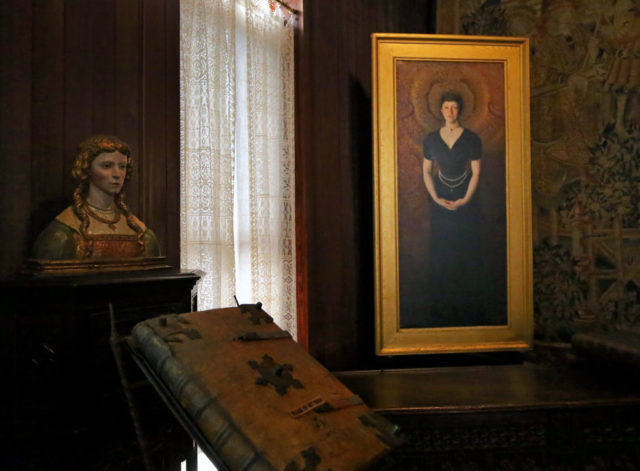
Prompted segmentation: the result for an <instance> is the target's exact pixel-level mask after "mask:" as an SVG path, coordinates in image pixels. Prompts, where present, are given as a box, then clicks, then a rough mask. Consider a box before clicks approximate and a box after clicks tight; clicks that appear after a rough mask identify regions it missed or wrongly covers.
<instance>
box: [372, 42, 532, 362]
mask: <svg viewBox="0 0 640 471" xmlns="http://www.w3.org/2000/svg"><path fill="white" fill-rule="evenodd" d="M372 63H373V128H374V133H373V135H374V138H373V139H374V143H373V144H374V145H373V147H374V172H373V173H374V193H375V194H374V199H375V296H376V300H375V304H376V354H378V355H413V354H429V353H459V352H480V351H508V350H526V349H529V348H530V347H531V343H532V338H533V293H532V291H533V287H532V248H531V184H530V181H531V170H530V131H529V43H528V39H526V38H505V37H478V36H457V35H409V34H373V35H372ZM451 92H453V93H454V95H450V93H451ZM451 96H454V97H458V98H451ZM451 101H453V102H454V104H455V105H456V106H455V108H456V110H458V108H459V110H458V111H456V113H459V114H456V116H457V118H458V121H457V122H456V120H455V119H454V118H451V116H449V118H446V117H445V115H444V111H443V110H444V107H445V103H451ZM445 118H446V119H448V120H446V121H445ZM443 123H447V126H449V127H447V126H445V125H443ZM456 123H457V124H459V125H461V127H462V131H460V129H459V127H457V125H456ZM460 132H461V134H460ZM446 133H452V134H451V135H452V136H453V135H454V134H455V133H458V134H456V136H459V137H455V139H457V140H456V141H453V142H454V143H453V144H452V146H451V147H450V146H449V144H447V143H445V142H452V141H450V140H446V139H449V138H448V137H447V136H448V134H446ZM443 136H444V137H443ZM443 145H444V146H446V148H445V147H442V146H443ZM456 146H458V147H457V148H456ZM447 149H448V150H447ZM425 155H427V157H426V158H425ZM441 156H443V157H441ZM447 156H448V157H447ZM455 159H457V160H455ZM426 161H428V163H427V162H426ZM453 161H455V162H458V163H456V164H455V166H451V165H450V163H451V162H453ZM445 166H446V169H445V168H444V167H445ZM451 169H454V170H451ZM455 169H457V170H455ZM480 169H482V170H480ZM445 170H446V171H445ZM463 170H464V171H463ZM446 172H453V173H451V174H449V175H448V176H445V173H446ZM456 172H457V173H456ZM458 173H461V175H458ZM476 174H477V175H478V177H477V178H476V183H471V181H472V180H473V179H474V175H476ZM428 180H430V181H431V184H432V189H433V191H434V195H435V197H436V198H437V199H438V201H439V202H440V203H439V204H436V203H435V200H434V199H433V197H431V196H430V192H429V190H427V188H428V185H427V183H426V182H427V181H428ZM434 182H435V183H434ZM440 182H442V183H440ZM459 182H466V183H465V184H464V185H463V186H461V187H460V188H461V189H459V188H458V186H459V185H461V183H459ZM438 185H440V186H438ZM442 185H446V186H442ZM434 186H435V187H437V188H435V189H434V188H433V187H434ZM471 187H473V188H474V190H469V188H471ZM438 188H442V190H439V189H438ZM438 191H442V192H445V191H449V192H451V194H452V195H454V194H455V192H458V196H452V197H451V198H452V199H450V200H449V199H447V198H445V196H442V195H441V194H440V193H438ZM460 192H461V193H460ZM442 194H443V195H444V193H442ZM447 194H448V193H447ZM469 195H471V197H469ZM456 201H457V202H456ZM452 202H453V203H452ZM458 204H460V206H457V205H458ZM452 208H455V209H452ZM452 217H455V218H457V219H455V220H453V221H452V220H451V218H452ZM447 218H449V219H447ZM461 218H462V219H461ZM465 218H466V219H465ZM430 288H431V290H430Z"/></svg>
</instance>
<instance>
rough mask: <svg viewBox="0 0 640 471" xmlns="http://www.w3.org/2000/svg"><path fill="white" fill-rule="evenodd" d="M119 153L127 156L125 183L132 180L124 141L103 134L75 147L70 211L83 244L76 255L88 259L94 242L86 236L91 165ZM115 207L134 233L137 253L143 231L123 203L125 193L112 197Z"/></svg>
mask: <svg viewBox="0 0 640 471" xmlns="http://www.w3.org/2000/svg"><path fill="white" fill-rule="evenodd" d="M116 151H118V152H120V153H121V154H123V155H125V156H126V157H127V174H126V175H125V183H126V182H127V181H128V180H129V179H130V178H131V174H132V165H131V149H130V148H129V146H128V145H127V144H126V143H125V142H124V141H121V140H120V139H118V138H117V137H115V136H109V135H105V134H98V135H96V136H91V137H90V138H89V139H87V140H86V141H84V142H81V143H80V144H79V145H78V150H77V155H76V159H75V160H74V162H73V168H72V169H71V174H72V175H73V178H75V179H76V181H77V182H78V186H77V187H76V189H75V191H74V192H73V200H74V204H73V212H74V213H75V215H76V216H77V217H78V219H79V220H80V235H81V236H82V239H83V243H82V247H81V251H82V253H80V254H78V255H79V256H81V257H83V258H85V257H89V256H91V253H92V251H93V241H92V239H91V237H90V236H89V233H88V228H89V222H90V219H89V214H88V212H87V209H86V205H87V201H86V197H87V193H88V191H89V180H90V177H91V162H93V160H94V159H95V158H96V157H98V156H99V155H100V154H102V153H103V152H116ZM114 203H115V205H116V207H117V208H118V209H119V210H120V211H121V212H122V214H124V215H125V217H126V219H127V225H128V226H129V227H131V228H132V229H133V230H134V231H135V232H136V234H137V237H138V244H139V246H140V252H141V253H142V252H144V250H145V248H146V247H145V242H144V240H143V236H144V231H143V229H142V228H141V227H140V226H139V225H138V224H137V223H136V222H135V219H134V217H133V214H131V211H130V210H129V207H128V206H127V204H126V202H125V197H124V192H123V191H120V193H118V194H117V195H116V197H115V198H114Z"/></svg>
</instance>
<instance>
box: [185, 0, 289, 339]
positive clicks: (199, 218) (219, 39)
mask: <svg viewBox="0 0 640 471" xmlns="http://www.w3.org/2000/svg"><path fill="white" fill-rule="evenodd" d="M272 7H273V2H268V0H237V1H232V0H181V2H180V35H181V38H180V44H181V50H180V127H181V142H180V144H181V149H180V172H181V175H180V179H181V180H180V191H181V194H180V199H181V209H180V236H181V260H182V262H181V263H182V266H183V267H185V268H189V269H196V268H197V269H200V270H203V271H204V272H205V273H206V275H205V276H204V278H203V280H202V281H201V283H200V287H199V291H198V303H199V308H200V309H209V308H214V307H224V306H231V305H235V301H234V299H233V296H234V295H236V296H237V298H238V300H239V302H241V303H249V302H256V301H261V302H262V303H263V305H264V308H265V310H266V311H267V312H269V313H270V314H271V315H272V316H273V317H274V319H275V321H276V322H277V323H278V325H280V327H282V328H284V329H286V330H288V331H289V332H291V334H292V335H294V337H295V335H296V319H295V306H296V303H295V289H296V276H295V243H294V229H295V228H294V180H293V179H294V128H293V110H294V102H293V100H294V90H293V33H294V31H293V26H292V22H291V21H289V22H286V21H285V20H284V17H283V15H281V14H280V13H279V11H277V9H275V10H272Z"/></svg>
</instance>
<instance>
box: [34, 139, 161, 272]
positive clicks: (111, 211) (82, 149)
mask: <svg viewBox="0 0 640 471" xmlns="http://www.w3.org/2000/svg"><path fill="white" fill-rule="evenodd" d="M131 171H132V167H131V149H130V148H129V146H128V145H127V144H126V143H124V142H123V141H121V140H120V139H118V138H117V137H113V136H106V135H97V136H93V137H90V138H89V139H87V140H86V141H84V142H82V143H81V144H80V145H79V146H78V154H77V156H76V159H75V161H74V163H73V169H72V174H73V177H74V178H75V179H76V180H77V181H78V186H77V188H76V190H75V192H74V194H73V199H74V204H73V205H72V206H69V207H67V208H66V209H65V210H64V211H62V212H61V213H60V214H58V216H56V218H55V219H54V220H53V221H52V222H51V223H50V224H49V225H48V226H47V227H46V228H45V229H44V231H42V232H41V233H40V235H39V236H38V238H37V239H36V242H35V244H34V247H33V253H32V256H33V258H35V259H38V260H70V259H75V260H101V259H114V258H130V257H155V256H158V255H160V250H159V245H158V241H157V239H156V236H155V234H154V233H153V232H152V231H151V230H150V229H148V228H147V227H146V226H145V225H144V223H143V222H142V221H140V220H139V219H138V218H137V217H136V216H134V215H133V214H132V213H131V211H130V210H129V208H128V207H127V205H126V203H125V198H124V193H123V191H122V190H123V187H124V185H125V183H126V181H127V180H129V178H131Z"/></svg>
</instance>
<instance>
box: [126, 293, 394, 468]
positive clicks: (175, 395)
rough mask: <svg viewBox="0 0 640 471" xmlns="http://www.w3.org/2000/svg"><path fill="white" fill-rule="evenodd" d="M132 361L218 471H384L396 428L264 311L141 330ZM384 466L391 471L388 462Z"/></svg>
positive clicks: (194, 317) (221, 313) (237, 311)
mask: <svg viewBox="0 0 640 471" xmlns="http://www.w3.org/2000/svg"><path fill="white" fill-rule="evenodd" d="M128 341H129V344H130V346H131V347H132V351H133V353H134V358H136V361H137V362H138V364H139V365H140V366H141V368H142V369H143V371H145V374H146V375H147V376H148V377H149V378H150V380H151V382H152V383H153V384H154V386H156V388H157V389H158V391H159V393H160V395H161V396H162V397H163V398H164V399H165V401H166V402H167V404H168V405H169V407H170V408H171V409H172V411H173V412H174V414H176V416H177V417H178V419H179V420H180V421H181V422H182V424H183V426H184V427H185V428H186V429H187V430H188V431H189V432H190V433H191V435H192V437H193V438H194V439H195V440H196V442H197V443H198V445H199V446H200V448H201V449H202V450H203V451H204V452H205V453H206V454H207V455H208V457H209V458H210V459H211V460H212V461H213V462H214V464H216V465H217V466H218V468H219V469H228V470H231V471H235V470H247V471H258V470H278V471H280V470H282V471H296V470H300V471H311V470H317V471H325V470H327V471H328V470H332V471H341V470H367V469H373V468H380V467H381V466H383V463H386V461H387V460H385V459H384V458H385V457H386V456H387V455H388V453H389V451H390V450H391V449H392V448H393V447H394V446H395V445H397V444H398V443H399V442H400V437H399V430H398V428H397V427H396V426H394V425H392V424H391V423H390V422H388V421H387V420H386V419H385V418H383V417H381V416H379V415H376V414H375V413H373V412H372V411H371V410H370V409H369V408H368V407H367V406H366V405H365V404H364V403H363V402H362V400H361V399H360V398H359V397H358V396H355V395H354V394H353V393H352V392H351V391H349V389H347V388H346V386H344V385H343V384H342V383H341V382H340V381H339V380H338V379H336V377H335V376H333V375H332V374H331V373H330V372H329V371H327V370H326V369H325V368H324V367H323V366H322V365H321V364H320V363H318V362H317V361H316V360H315V359H313V358H312V357H311V356H310V355H309V354H308V353H307V352H306V351H305V350H304V349H303V348H302V347H300V346H299V345H298V344H297V343H296V342H294V341H293V340H292V339H291V336H290V335H289V333H288V332H286V331H283V330H281V329H280V328H279V327H278V326H277V325H276V324H275V323H274V322H273V319H272V318H271V317H270V316H269V315H268V314H267V313H266V312H264V311H263V310H262V308H261V305H260V303H258V304H256V305H241V306H239V307H237V308H226V309H215V310H211V311H202V312H191V313H187V314H180V315H167V316H161V317H156V318H154V319H151V320H146V321H144V322H141V323H139V324H137V325H136V326H135V327H134V329H133V332H132V336H131V338H130V339H129V340H128ZM384 466H390V465H388V464H384Z"/></svg>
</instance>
